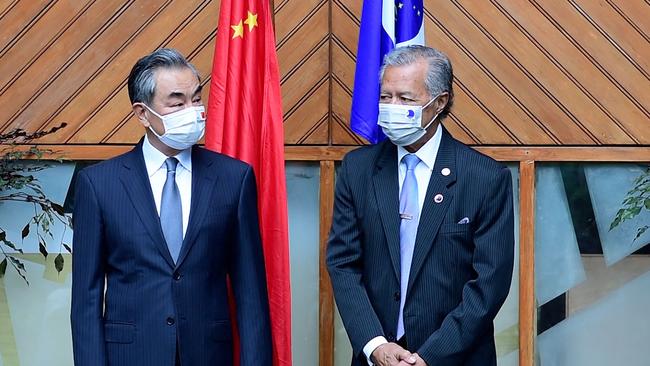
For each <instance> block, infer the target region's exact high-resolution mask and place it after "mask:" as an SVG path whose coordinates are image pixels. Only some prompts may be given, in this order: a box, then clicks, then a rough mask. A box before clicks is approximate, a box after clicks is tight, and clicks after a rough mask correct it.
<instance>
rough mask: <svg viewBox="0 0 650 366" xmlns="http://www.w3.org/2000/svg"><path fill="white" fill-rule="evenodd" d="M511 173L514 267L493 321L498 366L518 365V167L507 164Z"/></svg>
mask: <svg viewBox="0 0 650 366" xmlns="http://www.w3.org/2000/svg"><path fill="white" fill-rule="evenodd" d="M508 167H509V168H510V172H511V173H512V189H513V192H512V193H513V194H512V198H513V201H514V213H515V265H514V269H513V271H512V283H511V284H510V292H509V293H508V297H507V298H506V302H505V303H504V304H503V307H501V310H500V311H499V313H498V314H497V317H496V318H495V319H494V337H495V341H496V347H497V364H498V365H499V366H516V365H519V165H518V164H508Z"/></svg>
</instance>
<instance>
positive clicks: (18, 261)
mask: <svg viewBox="0 0 650 366" xmlns="http://www.w3.org/2000/svg"><path fill="white" fill-rule="evenodd" d="M9 260H10V261H11V262H12V263H13V264H15V265H16V267H18V269H20V270H22V271H25V265H24V264H23V262H21V261H20V260H19V259H16V258H14V257H12V256H9Z"/></svg>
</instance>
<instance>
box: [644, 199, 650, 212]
mask: <svg viewBox="0 0 650 366" xmlns="http://www.w3.org/2000/svg"><path fill="white" fill-rule="evenodd" d="M643 205H644V206H645V209H646V210H650V198H646V199H645V201H643Z"/></svg>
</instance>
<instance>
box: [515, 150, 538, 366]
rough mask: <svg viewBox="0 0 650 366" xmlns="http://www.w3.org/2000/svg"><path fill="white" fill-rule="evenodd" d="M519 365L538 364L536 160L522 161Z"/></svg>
mask: <svg viewBox="0 0 650 366" xmlns="http://www.w3.org/2000/svg"><path fill="white" fill-rule="evenodd" d="M519 201H520V207H519V365H520V366H534V365H535V336H536V334H537V323H536V322H537V316H536V315H537V308H536V306H535V162H534V161H532V160H527V161H521V162H519Z"/></svg>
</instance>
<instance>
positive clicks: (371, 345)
mask: <svg viewBox="0 0 650 366" xmlns="http://www.w3.org/2000/svg"><path fill="white" fill-rule="evenodd" d="M386 343H388V341H387V340H386V338H384V337H383V336H378V337H375V338H373V339H371V340H370V341H369V342H368V343H366V345H365V346H364V347H363V353H364V354H365V355H366V360H367V361H368V365H370V366H373V365H374V364H373V363H372V361H370V356H371V355H372V353H373V352H374V351H375V350H376V349H377V347H379V346H381V345H382V344H386Z"/></svg>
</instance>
